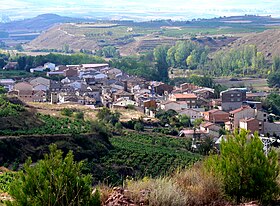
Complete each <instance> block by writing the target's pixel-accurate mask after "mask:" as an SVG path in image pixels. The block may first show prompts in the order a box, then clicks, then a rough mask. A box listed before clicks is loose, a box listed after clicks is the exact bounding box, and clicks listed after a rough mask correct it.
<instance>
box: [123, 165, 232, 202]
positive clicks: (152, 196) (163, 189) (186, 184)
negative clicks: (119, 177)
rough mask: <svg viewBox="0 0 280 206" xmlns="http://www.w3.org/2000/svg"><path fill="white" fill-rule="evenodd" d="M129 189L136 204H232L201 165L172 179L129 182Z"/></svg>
mask: <svg viewBox="0 0 280 206" xmlns="http://www.w3.org/2000/svg"><path fill="white" fill-rule="evenodd" d="M126 189H127V190H128V191H129V197H130V198H131V199H132V200H133V201H135V203H136V204H140V203H144V205H151V206H163V205H164V206H177V205H178V206H184V205H185V206H202V205H212V206H214V205H217V206H220V205H229V204H228V203H227V202H226V201H225V199H224V193H223V189H222V184H221V182H220V181H219V180H218V179H216V178H215V177H214V176H212V175H210V174H209V173H206V172H205V171H204V170H203V169H202V168H201V167H200V166H195V167H193V168H191V169H188V170H184V171H181V172H178V173H176V174H175V175H174V176H173V177H165V178H157V179H149V178H144V179H143V180H141V181H128V182H127V186H126Z"/></svg>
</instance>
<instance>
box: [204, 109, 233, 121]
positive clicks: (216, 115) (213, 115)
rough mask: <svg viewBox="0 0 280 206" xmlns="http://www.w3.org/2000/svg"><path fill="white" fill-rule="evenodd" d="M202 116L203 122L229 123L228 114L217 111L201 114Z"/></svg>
mask: <svg viewBox="0 0 280 206" xmlns="http://www.w3.org/2000/svg"><path fill="white" fill-rule="evenodd" d="M202 115H203V118H204V120H205V121H208V122H212V123H224V122H227V121H229V113H227V112H225V111H222V110H219V109H212V110H209V111H206V112H203V113H202Z"/></svg>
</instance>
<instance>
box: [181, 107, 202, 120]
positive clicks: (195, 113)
mask: <svg viewBox="0 0 280 206" xmlns="http://www.w3.org/2000/svg"><path fill="white" fill-rule="evenodd" d="M178 114H179V115H187V116H189V117H190V119H191V122H193V121H194V120H196V119H200V118H202V117H203V116H202V114H201V111H199V110H196V109H192V108H188V109H183V110H182V111H179V112H178Z"/></svg>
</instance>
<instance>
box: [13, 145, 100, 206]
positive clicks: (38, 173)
mask: <svg viewBox="0 0 280 206" xmlns="http://www.w3.org/2000/svg"><path fill="white" fill-rule="evenodd" d="M62 155H63V153H62V151H61V150H57V147H56V145H52V146H50V154H46V155H45V157H44V159H43V160H40V161H39V162H38V163H36V164H35V165H34V166H31V164H32V162H31V159H30V158H29V160H27V161H26V163H25V164H24V169H23V171H21V172H19V174H18V177H17V178H16V179H15V181H14V182H13V183H12V184H11V186H10V192H9V193H10V195H11V196H12V197H13V198H14V201H13V202H9V203H8V205H18V206H20V205H30V206H33V205H42V206H43V205H53V206H63V205H65V206H66V205H91V206H92V205H100V204H101V203H100V199H99V198H100V195H99V193H98V191H96V192H95V194H94V195H92V186H91V184H92V177H91V176H90V175H83V174H82V173H81V170H82V167H83V162H78V163H77V162H75V161H74V157H73V153H72V152H71V151H70V152H69V153H68V154H67V155H66V157H65V158H63V157H62Z"/></svg>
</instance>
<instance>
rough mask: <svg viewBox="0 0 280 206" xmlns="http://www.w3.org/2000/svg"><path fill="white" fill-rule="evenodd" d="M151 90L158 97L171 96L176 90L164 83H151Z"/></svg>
mask: <svg viewBox="0 0 280 206" xmlns="http://www.w3.org/2000/svg"><path fill="white" fill-rule="evenodd" d="M150 84H151V89H152V91H153V92H154V93H156V94H158V95H161V96H162V95H164V94H169V93H171V91H172V90H173V89H174V87H173V86H171V85H168V84H165V83H163V82H151V83H150Z"/></svg>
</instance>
